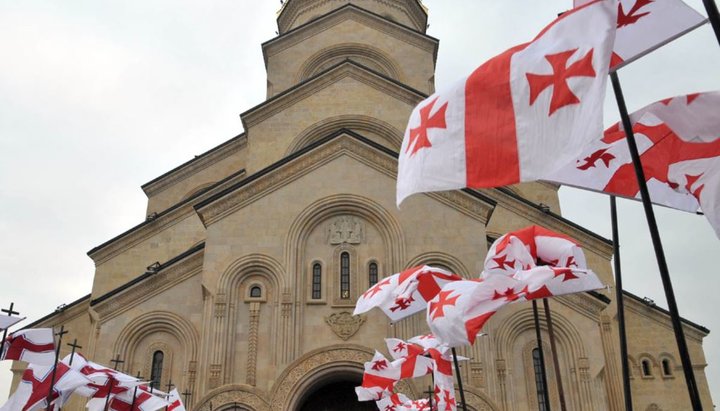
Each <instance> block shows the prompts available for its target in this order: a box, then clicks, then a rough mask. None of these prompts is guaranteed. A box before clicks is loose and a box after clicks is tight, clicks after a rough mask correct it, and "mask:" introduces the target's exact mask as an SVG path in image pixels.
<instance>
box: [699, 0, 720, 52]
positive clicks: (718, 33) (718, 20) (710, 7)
mask: <svg viewBox="0 0 720 411" xmlns="http://www.w3.org/2000/svg"><path fill="white" fill-rule="evenodd" d="M703 5H705V11H706V12H707V14H708V20H710V25H711V26H712V28H713V31H714V32H715V37H716V38H717V41H718V43H719V44H720V12H718V7H717V4H716V3H715V0H703Z"/></svg>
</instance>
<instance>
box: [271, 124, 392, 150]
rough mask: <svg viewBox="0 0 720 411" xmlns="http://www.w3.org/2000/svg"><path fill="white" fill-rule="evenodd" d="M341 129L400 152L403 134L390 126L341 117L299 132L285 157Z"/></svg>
mask: <svg viewBox="0 0 720 411" xmlns="http://www.w3.org/2000/svg"><path fill="white" fill-rule="evenodd" d="M343 128H345V129H349V130H353V131H358V132H361V133H362V132H366V133H371V134H373V135H377V136H378V137H379V138H381V139H382V140H383V141H384V142H385V143H386V145H387V146H388V147H389V148H391V149H393V150H395V151H398V150H400V146H402V138H403V134H404V133H403V131H402V130H399V129H397V128H396V127H395V126H393V125H392V124H390V123H387V122H384V121H382V120H379V119H377V118H373V117H369V116H359V115H342V116H335V117H329V118H326V119H324V120H322V121H319V122H317V123H315V124H313V125H311V126H310V127H308V128H306V129H305V130H303V131H302V132H300V134H298V136H297V137H295V139H293V141H292V142H291V143H290V146H288V149H287V151H286V152H285V155H286V156H287V155H290V154H292V153H294V152H296V151H298V150H300V149H302V148H303V147H306V146H308V145H310V144H312V143H313V142H315V141H317V140H319V139H321V138H323V137H325V136H328V135H330V134H332V132H334V131H337V130H340V129H343Z"/></svg>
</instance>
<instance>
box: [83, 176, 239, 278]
mask: <svg viewBox="0 0 720 411" xmlns="http://www.w3.org/2000/svg"><path fill="white" fill-rule="evenodd" d="M245 177H246V173H245V172H244V171H241V172H240V173H238V174H237V175H235V176H233V177H232V178H230V179H228V180H227V181H222V182H219V183H217V184H215V185H214V186H213V187H211V188H210V189H209V190H207V191H206V192H204V193H203V194H201V195H199V196H197V197H195V198H193V199H192V201H190V200H185V201H181V202H180V203H178V204H177V205H175V206H173V207H176V208H174V209H173V208H172V207H171V208H170V209H168V210H167V211H163V212H162V213H160V215H158V216H157V217H156V218H155V219H153V220H148V221H145V222H143V223H140V224H139V225H137V226H135V227H134V228H131V229H130V230H128V231H126V232H124V233H122V234H120V235H119V236H118V237H116V238H114V239H112V240H110V241H108V242H107V243H105V244H103V245H100V246H98V247H96V248H95V249H93V250H91V251H90V252H88V256H89V257H90V258H92V260H93V262H95V266H96V267H97V266H99V265H100V264H102V263H105V262H107V261H109V260H110V259H112V258H113V257H115V256H117V255H120V254H122V253H124V252H125V251H127V250H129V249H130V248H132V247H134V246H136V245H138V244H140V243H141V242H143V241H146V240H148V239H149V238H151V237H153V236H154V235H156V234H158V233H159V232H161V231H164V230H167V229H170V228H172V227H173V226H175V225H176V224H179V223H181V222H183V221H184V220H185V219H186V218H188V217H191V216H192V215H193V214H194V211H195V209H194V208H193V205H194V204H197V203H200V202H202V201H203V200H205V199H208V198H210V197H212V196H213V195H215V194H217V193H219V192H220V191H222V190H223V189H225V188H227V187H229V186H231V185H233V184H236V183H237V182H239V181H240V180H242V179H244V178H245Z"/></svg>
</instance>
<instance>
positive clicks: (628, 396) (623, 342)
mask: <svg viewBox="0 0 720 411" xmlns="http://www.w3.org/2000/svg"><path fill="white" fill-rule="evenodd" d="M610 220H611V221H612V233H613V254H614V257H615V258H614V259H613V264H614V266H615V301H617V317H618V329H619V337H620V363H621V364H622V375H623V392H624V393H625V410H626V411H632V409H633V406H632V391H631V389H630V365H629V364H628V350H627V335H626V334H625V301H624V300H623V285H622V268H621V265H620V234H619V231H618V218H617V201H616V199H615V196H610Z"/></svg>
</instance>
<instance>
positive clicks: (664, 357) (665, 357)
mask: <svg viewBox="0 0 720 411" xmlns="http://www.w3.org/2000/svg"><path fill="white" fill-rule="evenodd" d="M664 362H667V364H668V370H669V371H670V373H666V372H665V365H664V364H663V363H664ZM658 366H659V367H660V376H661V377H663V378H673V377H674V376H675V368H676V362H675V357H673V356H672V354H670V353H667V352H663V353H660V355H658Z"/></svg>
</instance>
